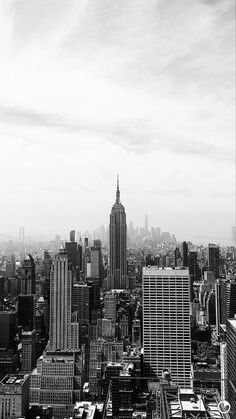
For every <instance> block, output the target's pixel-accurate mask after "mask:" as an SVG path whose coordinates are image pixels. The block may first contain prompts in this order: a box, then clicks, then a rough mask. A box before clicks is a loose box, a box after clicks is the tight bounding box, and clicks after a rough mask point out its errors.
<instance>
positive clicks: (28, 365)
mask: <svg viewBox="0 0 236 419" xmlns="http://www.w3.org/2000/svg"><path fill="white" fill-rule="evenodd" d="M21 343H22V363H21V371H22V372H23V371H24V372H31V371H32V370H33V368H35V365H36V331H35V330H31V331H28V332H26V331H24V332H22V336H21Z"/></svg>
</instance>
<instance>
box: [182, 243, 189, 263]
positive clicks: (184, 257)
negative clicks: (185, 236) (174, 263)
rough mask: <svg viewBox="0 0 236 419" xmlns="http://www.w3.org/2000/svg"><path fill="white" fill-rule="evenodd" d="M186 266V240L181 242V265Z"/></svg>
mask: <svg viewBox="0 0 236 419" xmlns="http://www.w3.org/2000/svg"><path fill="white" fill-rule="evenodd" d="M187 266H188V245H187V243H186V241H184V242H183V243H182V267H183V268H186V267H187Z"/></svg>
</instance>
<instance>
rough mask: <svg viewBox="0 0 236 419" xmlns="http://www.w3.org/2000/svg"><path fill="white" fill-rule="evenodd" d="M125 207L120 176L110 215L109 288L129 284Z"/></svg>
mask: <svg viewBox="0 0 236 419" xmlns="http://www.w3.org/2000/svg"><path fill="white" fill-rule="evenodd" d="M126 229H127V227H126V214H125V208H124V207H123V205H122V204H121V202H120V189H119V178H118V179H117V190H116V202H115V203H114V205H113V207H112V210H111V215H110V225H109V233H110V281H109V285H108V289H113V288H115V289H124V288H127V286H128V276H127V260H126V249H127V234H126Z"/></svg>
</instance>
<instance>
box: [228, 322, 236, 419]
mask: <svg viewBox="0 0 236 419" xmlns="http://www.w3.org/2000/svg"><path fill="white" fill-rule="evenodd" d="M226 330H227V332H226V342H227V376H228V382H227V384H228V385H227V390H228V401H229V403H230V404H231V410H230V417H231V418H232V419H234V418H235V417H236V316H235V317H234V318H233V319H228V320H227V322H226Z"/></svg>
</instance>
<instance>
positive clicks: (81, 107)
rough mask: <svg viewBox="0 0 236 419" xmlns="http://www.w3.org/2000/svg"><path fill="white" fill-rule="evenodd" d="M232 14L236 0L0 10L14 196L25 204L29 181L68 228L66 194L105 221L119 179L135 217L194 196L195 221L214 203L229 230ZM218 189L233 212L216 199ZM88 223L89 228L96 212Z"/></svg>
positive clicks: (2, 128)
mask: <svg viewBox="0 0 236 419" xmlns="http://www.w3.org/2000/svg"><path fill="white" fill-rule="evenodd" d="M234 7H235V5H234V2H233V1H232V0H222V1H213V0H212V1H207V0H199V1H197V0H178V1H172V0H159V1H156V0H150V1H148V2H147V1H145V0H129V1H127V0H120V1H116V2H114V1H113V2H111V1H110V0H100V1H99V2H98V1H97V0H80V1H79V2H78V1H77V0H41V1H35V2H32V1H31V0H11V1H9V2H5V1H0V12H1V13H0V60H1V67H0V91H1V97H0V135H1V143H2V144H1V146H2V148H1V154H2V156H4V158H3V163H2V167H1V168H0V171H1V173H2V178H3V176H4V179H6V182H5V183H4V185H3V186H2V188H3V189H4V193H5V194H7V191H8V190H9V187H8V185H9V186H10V190H11V191H12V196H19V195H18V189H19V188H20V185H25V184H26V181H27V182H28V184H29V187H30V188H31V191H32V193H33V196H34V199H35V200H37V193H36V191H38V190H40V191H41V195H40V196H41V199H45V202H46V197H47V204H48V207H49V211H51V213H53V205H54V204H53V200H54V202H57V203H58V204H60V205H59V206H60V208H63V211H64V214H67V217H68V218H69V217H72V216H73V214H71V212H69V210H68V209H67V208H66V203H63V200H62V196H63V193H64V192H65V193H66V194H67V196H68V197H69V192H68V191H71V192H70V193H71V195H72V194H73V190H74V188H75V189H76V191H78V196H77V197H76V199H75V202H76V203H78V202H79V200H80V199H81V200H82V201H83V200H86V202H88V205H91V206H93V202H92V201H95V200H99V203H100V204H101V212H100V214H102V213H105V211H106V208H107V203H106V202H105V201H106V200H110V199H112V198H110V195H109V196H106V193H107V192H108V190H109V188H111V187H113V186H112V185H113V181H111V179H113V177H115V175H116V173H117V171H119V172H120V173H121V178H122V179H124V181H123V184H124V197H126V198H127V200H128V199H130V204H128V203H127V205H129V207H130V211H133V212H134V214H136V212H137V214H139V215H137V218H138V217H139V216H140V214H141V212H143V213H144V212H146V209H145V208H144V207H145V205H147V206H153V213H154V212H155V211H156V212H158V209H159V202H158V198H157V195H158V190H159V194H160V195H161V196H162V200H163V201H164V202H165V203H166V205H169V207H170V208H171V207H172V208H173V205H172V202H171V201H170V196H171V195H172V196H173V197H176V202H177V203H175V205H177V206H179V207H181V205H183V204H181V202H182V201H184V200H183V199H182V198H184V197H185V196H186V199H187V200H188V206H189V209H191V211H192V212H194V213H195V214H196V213H198V211H199V210H198V206H197V204H196V203H199V202H201V200H202V196H204V200H205V207H206V208H208V209H209V211H210V210H211V211H214V209H215V208H216V207H219V208H220V209H221V211H222V214H223V215H222V218H221V221H222V222H223V223H224V222H225V221H224V219H223V218H224V213H225V210H224V205H228V207H230V205H232V200H233V196H232V192H231V191H232V190H233V185H234V180H233V170H232V166H233V165H232V163H234V151H235V144H234V133H235V127H234V125H235V117H234V102H235V97H234V88H233V87H234V83H235V82H234V59H235V53H234V25H235V23H234V12H233V9H234ZM14 144H15V145H16V146H14ZM9 155H10V156H11V159H10V161H11V164H9V162H8V156H9ZM14 171H15V172H16V173H17V176H15V174H14ZM77 178H79V181H78V179H77ZM175 182H176V184H177V182H178V187H176V188H173V183H175ZM148 184H150V189H148V188H146V185H148ZM157 184H158V185H159V186H157ZM215 184H217V185H218V187H219V189H220V190H224V191H225V194H226V200H227V202H225V203H223V202H222V199H220V197H218V201H217V196H216V194H215V195H214V186H215ZM58 185H60V186H58ZM68 185H69V186H68ZM73 185H75V186H73ZM85 185H86V186H85ZM160 185H165V187H163V188H162V187H160ZM83 187H84V189H83ZM47 188H48V189H47ZM60 188H61V190H60ZM99 188H100V190H101V191H102V192H101V193H102V196H103V200H101V199H100V196H99V197H98V192H96V190H98V189H99ZM139 189H140V190H142V192H143V194H141V195H142V196H144V197H145V203H146V202H147V204H145V203H143V202H142V200H141V197H140V201H138V204H137V201H136V200H139V198H138V191H139ZM13 191H15V194H14V193H13ZM63 191H64V192H63ZM66 191H67V192H66ZM150 191H156V192H157V193H155V194H154V195H155V199H153V200H152V197H151V196H150V194H151V192H150ZM169 191H170V193H169ZM209 191H212V196H209ZM50 194H52V195H53V200H52V199H51V195H50ZM93 194H94V199H93V200H92V199H91V195H93ZM6 196H7V197H8V198H7V199H9V200H10V199H11V198H10V196H9V195H6ZM44 197H45V198H44ZM111 197H113V195H112V192H111ZM24 199H25V202H28V201H27V199H28V198H27V197H26V196H25V198H24ZM213 201H214V204H213ZM109 202H110V201H109ZM102 205H103V206H102ZM163 205H164V204H163ZM108 206H109V205H108ZM80 207H81V206H80ZM137 207H139V208H138V209H137ZM22 211H23V210H22ZM180 212H181V211H180ZM22 213H23V212H22ZM6 214H7V211H6ZM232 214H233V211H232ZM30 217H31V215H30V214H28V219H30ZM74 219H75V218H73V220H74ZM83 219H84V223H85V224H86V223H88V224H89V223H90V220H91V219H93V216H92V213H91V214H90V217H89V216H88V215H87V218H86V214H84V218H83ZM97 222H99V220H98V221H97ZM202 222H203V225H204V226H205V228H208V227H207V223H206V222H205V221H204V217H203V219H202ZM217 222H219V221H217ZM5 224H6V223H5ZM32 225H33V221H32Z"/></svg>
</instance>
